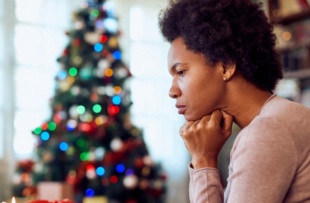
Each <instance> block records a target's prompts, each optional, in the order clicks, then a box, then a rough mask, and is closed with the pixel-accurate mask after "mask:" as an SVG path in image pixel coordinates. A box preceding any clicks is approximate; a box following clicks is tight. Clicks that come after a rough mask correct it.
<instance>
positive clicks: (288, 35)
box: [282, 32, 292, 41]
mask: <svg viewBox="0 0 310 203" xmlns="http://www.w3.org/2000/svg"><path fill="white" fill-rule="evenodd" d="M282 37H283V39H284V40H286V41H288V40H290V39H291V37H292V35H291V33H289V32H284V33H283V35H282Z"/></svg>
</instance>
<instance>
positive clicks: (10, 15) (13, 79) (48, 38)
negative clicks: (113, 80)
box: [0, 0, 190, 203]
mask: <svg viewBox="0 0 310 203" xmlns="http://www.w3.org/2000/svg"><path fill="white" fill-rule="evenodd" d="M111 1H112V2H114V3H115V8H116V12H117V16H118V17H119V24H120V25H119V27H120V30H121V31H122V33H123V35H122V37H121V38H120V43H121V47H122V50H123V59H124V61H125V62H126V63H127V64H128V65H129V67H130V69H131V72H132V74H133V78H132V79H131V80H130V81H129V82H128V88H130V89H131V91H132V101H133V103H134V105H133V106H132V109H131V112H132V121H133V123H134V124H136V125H137V126H138V127H140V128H142V129H143V130H144V138H145V141H146V143H147V145H148V148H149V151H150V153H151V156H152V157H153V158H154V160H155V161H156V162H161V163H162V164H163V168H164V169H165V171H166V172H167V173H168V176H169V180H168V186H169V190H168V202H169V203H187V202H189V199H188V181H189V179H188V171H187V164H188V162H189V161H190V156H189V154H188V152H187V150H186V148H185V147H184V144H183V141H182V139H181V138H180V137H179V134H178V130H179V128H180V126H181V125H182V124H183V122H184V119H183V117H182V116H179V115H178V114H177V111H176V109H175V107H174V105H175V101H173V100H172V99H170V98H169V97H168V91H169V88H170V85H171V76H170V75H169V74H168V70H167V51H168V49H169V44H168V43H165V42H163V39H162V37H161V35H160V33H159V29H158V25H157V18H158V14H159V11H160V9H162V8H164V7H165V6H166V5H167V2H168V1H167V0H148V1H146V0H111ZM81 3H82V0H15V1H14V0H0V64H1V67H0V180H1V181H0V188H1V190H0V201H2V200H6V199H7V198H8V197H10V195H11V194H10V182H11V175H12V173H13V172H14V163H15V160H14V158H13V157H14V156H13V155H14V152H15V159H17V160H18V159H25V158H30V157H31V154H32V152H33V143H34V139H33V137H32V134H31V130H33V129H34V128H35V127H37V126H38V125H40V124H41V123H42V122H43V121H44V120H45V119H47V118H48V117H49V116H50V113H51V112H50V108H49V98H51V97H52V96H53V93H54V87H55V81H54V77H55V76H56V74H57V72H58V71H59V69H60V67H59V64H58V63H57V62H56V58H57V57H58V56H60V54H61V52H62V50H63V49H64V47H65V45H66V44H67V42H68V37H67V36H66V35H65V32H66V31H68V30H70V25H71V17H72V12H73V11H75V10H77V9H78V7H79V6H80V5H81ZM13 149H14V151H13Z"/></svg>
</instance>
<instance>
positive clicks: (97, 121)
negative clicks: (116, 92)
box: [95, 117, 104, 125]
mask: <svg viewBox="0 0 310 203" xmlns="http://www.w3.org/2000/svg"><path fill="white" fill-rule="evenodd" d="M95 123H96V124H97V125H102V124H103V123H104V120H103V118H101V117H97V118H96V120H95Z"/></svg>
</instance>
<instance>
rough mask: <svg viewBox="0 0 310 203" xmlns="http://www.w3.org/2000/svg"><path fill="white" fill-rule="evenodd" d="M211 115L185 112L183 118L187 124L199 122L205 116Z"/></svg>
mask: <svg viewBox="0 0 310 203" xmlns="http://www.w3.org/2000/svg"><path fill="white" fill-rule="evenodd" d="M211 113H212V112H211ZM211 113H200V114H190V113H189V112H185V113H184V118H185V120H186V121H187V122H190V121H197V120H200V119H202V118H203V117H205V116H207V115H210V114H211Z"/></svg>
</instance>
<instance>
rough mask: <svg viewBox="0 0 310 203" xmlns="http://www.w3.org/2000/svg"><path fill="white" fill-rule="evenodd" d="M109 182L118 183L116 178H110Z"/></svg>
mask: <svg viewBox="0 0 310 203" xmlns="http://www.w3.org/2000/svg"><path fill="white" fill-rule="evenodd" d="M110 181H111V183H117V181H118V178H117V176H111V178H110Z"/></svg>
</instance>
